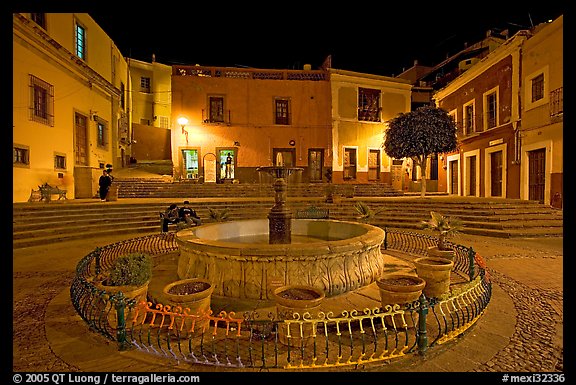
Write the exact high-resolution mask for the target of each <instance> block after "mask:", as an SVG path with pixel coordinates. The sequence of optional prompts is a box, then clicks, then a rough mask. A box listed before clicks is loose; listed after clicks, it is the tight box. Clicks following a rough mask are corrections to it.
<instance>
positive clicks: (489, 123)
mask: <svg viewBox="0 0 576 385" xmlns="http://www.w3.org/2000/svg"><path fill="white" fill-rule="evenodd" d="M497 109H498V100H497V98H496V92H492V93H490V94H488V95H486V114H485V115H486V128H494V127H496V125H497V122H496V117H497V111H498V110H497Z"/></svg>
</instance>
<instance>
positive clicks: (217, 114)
mask: <svg viewBox="0 0 576 385" xmlns="http://www.w3.org/2000/svg"><path fill="white" fill-rule="evenodd" d="M209 106H210V111H209V113H210V118H209V119H210V122H224V97H222V96H210V97H209Z"/></svg>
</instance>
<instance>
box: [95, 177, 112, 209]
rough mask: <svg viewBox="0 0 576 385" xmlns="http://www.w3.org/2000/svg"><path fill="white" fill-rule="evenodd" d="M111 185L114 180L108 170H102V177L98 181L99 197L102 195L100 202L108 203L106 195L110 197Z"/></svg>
mask: <svg viewBox="0 0 576 385" xmlns="http://www.w3.org/2000/svg"><path fill="white" fill-rule="evenodd" d="M111 185H112V178H110V176H109V175H108V172H107V171H106V170H102V175H100V179H99V180H98V186H99V187H100V188H99V190H98V195H100V200H101V201H102V202H106V195H108V190H110V186H111Z"/></svg>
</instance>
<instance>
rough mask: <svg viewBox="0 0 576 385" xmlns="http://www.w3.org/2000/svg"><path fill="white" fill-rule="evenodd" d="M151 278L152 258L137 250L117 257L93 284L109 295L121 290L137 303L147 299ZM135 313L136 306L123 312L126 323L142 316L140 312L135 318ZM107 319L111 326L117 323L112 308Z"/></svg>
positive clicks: (125, 295) (127, 297)
mask: <svg viewBox="0 0 576 385" xmlns="http://www.w3.org/2000/svg"><path fill="white" fill-rule="evenodd" d="M151 278H152V258H151V257H150V255H149V254H145V253H140V252H137V253H131V254H126V255H121V256H119V257H117V258H116V260H115V261H114V263H113V264H112V266H111V267H110V268H109V269H108V270H107V271H106V272H105V273H104V274H103V275H102V276H101V277H100V279H99V281H97V282H95V284H96V286H97V287H98V288H100V289H102V290H104V291H106V293H108V295H110V296H115V295H118V293H119V292H122V294H123V295H124V297H125V298H126V299H127V300H132V299H134V300H135V301H136V304H138V303H140V302H142V301H146V300H147V295H148V284H149V283H150V279H151ZM137 314H138V313H137V311H136V306H135V307H134V308H133V309H131V311H130V312H128V313H125V321H126V325H130V324H131V322H132V321H139V320H141V319H142V318H143V317H144V315H143V314H140V316H138V320H136V316H137ZM108 320H109V322H110V325H111V326H112V327H115V326H116V325H117V312H116V311H115V309H114V308H113V309H112V310H111V311H110V313H109V318H108Z"/></svg>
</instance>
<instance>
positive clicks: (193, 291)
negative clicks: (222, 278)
mask: <svg viewBox="0 0 576 385" xmlns="http://www.w3.org/2000/svg"><path fill="white" fill-rule="evenodd" d="M213 291H214V286H213V285H212V283H211V282H210V281H209V280H207V279H204V278H187V279H181V280H178V281H174V282H171V283H169V284H167V285H166V286H164V288H163V289H162V292H163V294H164V298H165V299H166V302H167V303H166V304H169V305H171V306H172V311H173V312H177V313H181V314H186V315H197V316H199V317H200V319H198V320H197V319H196V318H189V319H186V320H183V321H184V322H186V325H185V327H186V329H188V330H192V328H194V329H196V327H198V328H205V327H206V326H208V325H209V322H210V319H209V318H208V313H209V311H210V301H211V297H212V292H213ZM189 323H190V324H189ZM192 323H193V324H192Z"/></svg>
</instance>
